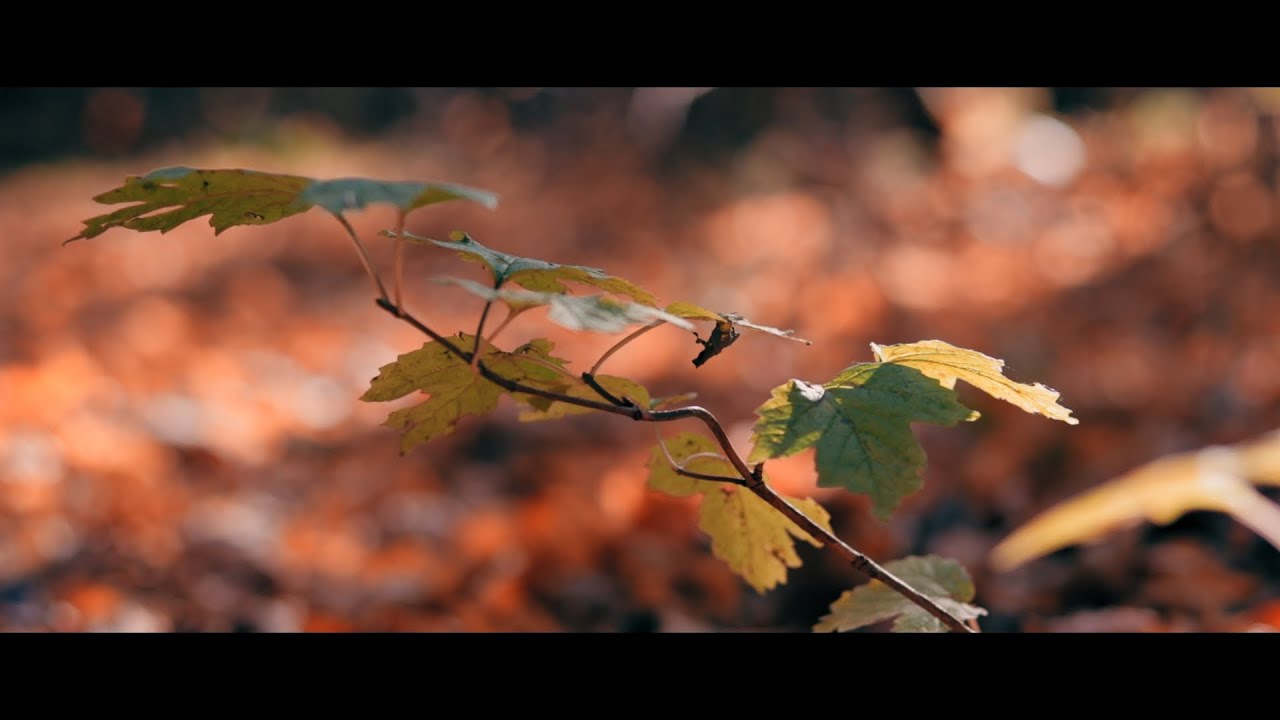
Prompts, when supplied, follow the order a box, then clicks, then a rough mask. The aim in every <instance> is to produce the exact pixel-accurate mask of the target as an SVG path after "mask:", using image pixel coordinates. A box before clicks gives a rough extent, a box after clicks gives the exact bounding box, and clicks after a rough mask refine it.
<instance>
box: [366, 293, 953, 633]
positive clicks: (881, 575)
mask: <svg viewBox="0 0 1280 720" xmlns="http://www.w3.org/2000/svg"><path fill="white" fill-rule="evenodd" d="M377 303H378V307H380V308H382V309H383V310H386V311H387V312H389V313H391V314H392V315H393V316H395V317H398V318H400V319H402V320H404V321H405V322H407V323H409V324H410V325H413V326H414V327H415V328H417V329H418V330H420V331H422V332H423V333H425V334H426V335H427V336H429V337H430V338H431V339H433V340H435V341H436V342H438V343H440V344H441V345H443V346H444V347H445V348H446V349H448V350H449V351H450V352H452V353H454V354H455V355H457V356H458V357H460V358H462V359H463V360H465V361H467V362H470V361H471V357H472V356H471V354H470V353H468V352H465V351H463V350H462V349H461V348H459V347H458V346H457V345H455V344H454V343H452V342H451V341H449V340H448V339H446V338H445V337H444V336H442V335H440V334H439V333H437V332H435V331H434V330H432V329H431V328H428V327H427V326H426V325H423V324H422V323H421V322H420V321H419V320H418V319H417V318H414V317H413V316H412V315H410V314H409V313H407V312H405V311H404V310H403V309H402V308H397V307H395V306H394V305H392V304H391V303H390V302H389V301H387V300H386V299H385V298H379V299H378V300H377ZM477 367H478V369H479V370H480V374H482V375H483V376H484V377H485V379H486V380H489V381H490V382H492V383H494V384H495V385H497V386H499V387H501V388H503V389H505V390H507V391H509V392H513V393H517V392H518V393H526V394H528V395H537V396H539V397H544V398H548V399H551V400H557V401H559V402H563V403H567V404H569V405H577V406H579V407H585V408H591V409H592V410H599V411H601V412H607V413H613V414H614V415H622V416H625V417H629V418H631V419H632V420H636V421H646V422H672V421H676V420H686V419H690V418H696V419H698V420H700V421H702V423H703V424H704V425H706V426H707V429H708V430H710V431H711V434H712V435H714V436H715V438H716V442H717V443H718V444H719V445H720V448H721V449H722V450H724V454H725V459H727V460H728V461H729V463H730V464H731V465H733V468H734V469H735V470H737V471H738V474H739V475H740V476H741V477H742V479H743V481H744V482H743V485H744V487H746V488H747V489H748V490H750V491H751V492H752V493H753V494H754V495H756V497H759V498H760V499H761V500H764V501H765V502H767V503H769V505H771V506H773V508H774V509H775V510H777V511H778V512H780V513H782V514H783V515H784V516H786V518H787V519H788V520H790V521H791V522H793V523H795V524H796V525H797V526H799V528H800V529H801V530H803V531H805V532H806V533H808V534H809V535H810V536H811V537H813V538H816V539H817V540H818V541H819V542H820V543H822V544H823V545H824V546H826V547H828V548H830V549H832V550H834V551H835V552H836V553H838V554H839V555H840V556H841V557H843V558H844V559H845V560H847V561H848V562H849V563H851V564H852V565H853V566H854V567H855V568H857V569H858V570H860V571H862V572H863V573H864V574H866V575H868V576H869V577H871V578H872V579H875V580H879V581H880V582H882V583H884V584H885V585H888V586H889V587H890V588H892V589H893V590H894V591H896V592H897V593H898V594H900V595H902V596H903V597H905V598H906V599H907V600H910V601H911V602H912V603H914V604H915V605H917V606H919V607H920V608H921V609H923V610H924V611H925V612H927V613H929V614H930V615H932V616H934V617H936V618H938V619H939V620H941V621H942V623H943V624H944V625H946V626H947V627H949V628H951V629H952V630H955V631H956V632H967V633H971V632H974V630H973V628H971V627H969V626H968V625H966V624H965V623H964V622H963V621H962V620H960V619H959V618H957V617H955V616H954V615H952V614H951V613H949V612H947V611H946V610H945V609H944V608H942V607H941V606H940V605H938V603H936V602H934V600H933V599H932V598H930V597H928V596H927V595H924V594H922V593H920V592H919V591H917V590H916V589H915V588H913V587H911V586H910V585H908V584H907V583H906V582H904V581H903V580H902V579H901V578H899V577H898V576H896V575H894V574H893V573H891V572H889V571H888V570H886V569H884V568H883V567H881V566H880V565H879V564H878V563H876V562H875V561H874V560H872V559H871V558H869V557H867V556H866V555H863V554H862V553H860V552H858V551H857V550H855V549H854V548H852V547H850V546H849V545H848V544H847V543H845V542H844V541H843V540H841V539H840V538H838V537H836V536H835V535H834V534H833V533H831V532H830V531H828V530H827V529H826V528H824V527H822V526H821V525H819V524H818V523H816V522H814V521H813V520H811V519H810V518H809V516H807V515H805V514H804V513H803V512H801V511H800V510H798V509H796V507H795V506H794V505H792V504H791V503H789V502H787V500H786V498H784V497H782V496H781V495H779V494H778V493H776V492H774V490H773V488H771V487H769V485H768V483H766V482H764V473H763V465H762V464H761V465H757V466H756V467H755V468H752V467H751V466H749V465H747V463H746V461H744V460H743V459H742V456H740V455H739V454H738V453H737V451H736V450H734V449H733V443H732V442H730V441H729V436H728V434H727V433H725V430H724V427H723V426H722V425H721V424H720V421H719V420H717V419H716V416H715V415H712V414H711V412H710V411H708V410H707V409H706V408H702V407H698V406H697V405H690V406H688V407H682V408H676V409H674V410H646V409H644V408H641V407H638V406H634V405H633V406H631V407H621V406H618V405H613V404H607V403H602V402H597V401H595V400H588V399H586V398H577V397H572V396H569V395H562V394H560V393H556V392H551V391H548V390H543V389H542V388H536V387H529V386H526V385H521V384H520V383H518V382H516V381H514V380H511V379H509V378H506V377H503V376H502V375H499V374H498V373H496V372H494V371H492V370H490V369H489V368H488V367H487V366H486V365H485V364H484V363H479V364H478V366H477Z"/></svg>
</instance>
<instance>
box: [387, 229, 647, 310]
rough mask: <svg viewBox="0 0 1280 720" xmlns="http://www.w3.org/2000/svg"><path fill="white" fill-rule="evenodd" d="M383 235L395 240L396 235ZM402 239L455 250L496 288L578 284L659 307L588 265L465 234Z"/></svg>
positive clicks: (554, 289) (548, 289) (557, 288)
mask: <svg viewBox="0 0 1280 720" xmlns="http://www.w3.org/2000/svg"><path fill="white" fill-rule="evenodd" d="M384 234H387V235H393V236H394V233H389V232H388V233H384ZM401 237H403V238H404V239H406V240H409V241H411V242H416V243H421V244H431V245H436V246H439V247H442V248H445V249H446V250H456V251H457V252H458V255H459V256H460V257H462V259H464V260H467V261H470V262H478V263H480V264H482V265H484V266H485V267H486V268H488V269H489V272H490V273H491V274H492V275H493V280H494V283H493V284H494V286H502V285H504V284H506V283H508V282H513V283H515V284H517V285H519V286H520V287H523V288H525V289H526V290H533V291H535V292H545V293H565V292H568V291H569V288H567V287H565V285H564V283H565V282H566V281H569V282H579V283H582V284H584V285H591V286H593V287H597V288H599V289H601V290H604V291H605V292H610V293H616V294H618V295H626V296H628V297H630V298H631V299H633V300H635V301H636V302H639V303H643V304H645V305H657V304H658V301H657V299H656V298H654V297H653V295H652V294H650V293H649V291H648V290H645V289H644V288H642V287H640V286H638V285H636V284H634V283H632V282H630V281H628V280H623V279H622V278H619V277H614V276H612V275H609V274H607V273H605V271H603V270H601V269H599V268H593V267H587V266H585V265H560V264H558V263H553V262H547V261H545V260H537V259H534V258H526V257H520V256H518V255H509V254H507V253H504V252H500V251H498V250H493V249H491V248H487V247H485V246H484V245H481V244H480V243H479V242H476V241H475V240H474V239H473V238H472V237H471V236H470V235H468V234H466V233H464V232H454V233H452V234H451V235H450V237H451V238H452V239H451V240H450V241H445V240H432V239H431V238H424V237H420V236H418V235H414V234H413V233H410V232H406V233H404V234H403V235H402V236H401Z"/></svg>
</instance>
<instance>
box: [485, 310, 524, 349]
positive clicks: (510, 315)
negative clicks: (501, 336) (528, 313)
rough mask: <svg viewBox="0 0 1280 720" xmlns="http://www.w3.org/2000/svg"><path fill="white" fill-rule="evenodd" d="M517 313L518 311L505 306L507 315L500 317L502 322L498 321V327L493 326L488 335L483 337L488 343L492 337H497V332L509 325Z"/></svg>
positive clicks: (491, 340)
mask: <svg viewBox="0 0 1280 720" xmlns="http://www.w3.org/2000/svg"><path fill="white" fill-rule="evenodd" d="M519 314H520V313H519V312H518V311H516V310H512V309H511V308H507V316H506V317H505V318H503V319H502V322H500V323H498V327H497V328H495V329H494V331H493V332H491V333H489V337H487V338H485V339H486V340H488V341H489V343H490V344H492V343H493V339H494V338H496V337H498V333H500V332H502V331H503V330H506V329H507V325H510V324H511V321H512V320H514V319H515V317H516V316H517V315H519Z"/></svg>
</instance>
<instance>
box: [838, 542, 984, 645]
mask: <svg viewBox="0 0 1280 720" xmlns="http://www.w3.org/2000/svg"><path fill="white" fill-rule="evenodd" d="M884 568H885V569H886V570H888V571H889V572H891V573H893V574H894V575H896V576H897V577H898V578H899V579H901V580H902V581H903V582H905V583H907V584H908V585H910V586H911V587H912V588H914V589H915V590H916V591H918V592H919V593H921V594H923V595H927V596H928V597H929V598H931V599H932V600H933V601H934V602H936V603H937V604H938V605H939V606H941V607H942V609H944V610H946V611H947V612H949V613H951V614H952V615H954V616H955V617H957V618H959V619H960V620H965V621H968V620H974V619H977V618H979V617H981V616H983V615H986V614H987V611H986V610H983V609H982V608H980V607H978V606H976V605H970V604H969V601H970V600H973V595H974V589H973V580H971V579H970V578H969V573H968V572H966V571H965V569H964V568H963V567H962V566H961V565H960V563H958V562H956V561H955V560H950V559H947V558H941V557H938V556H936V555H928V556H925V557H918V556H912V557H906V558H902V559H901V560H894V561H893V562H889V563H885V565H884ZM893 618H897V620H895V621H894V623H893V632H946V631H947V629H948V628H947V627H946V626H945V625H943V624H942V621H941V620H938V619H937V618H935V617H934V616H932V615H930V614H929V613H928V612H925V610H924V609H922V608H921V607H920V606H918V605H916V604H915V603H913V602H911V601H910V600H908V599H907V598H906V597H904V596H902V595H899V594H898V593H897V591H895V590H893V589H892V588H890V587H889V586H888V585H885V584H884V583H882V582H880V581H879V580H872V581H871V582H869V583H867V584H865V585H860V586H858V587H856V588H854V589H852V590H849V591H847V592H845V593H844V594H843V595H841V596H840V597H839V598H838V599H837V600H836V601H835V602H833V603H831V612H830V613H829V614H827V615H824V616H823V617H822V619H821V620H819V621H818V624H817V625H814V626H813V631H814V632H846V631H849V630H855V629H857V628H860V627H864V626H866V625H872V624H874V623H878V622H883V621H885V620H890V619H893Z"/></svg>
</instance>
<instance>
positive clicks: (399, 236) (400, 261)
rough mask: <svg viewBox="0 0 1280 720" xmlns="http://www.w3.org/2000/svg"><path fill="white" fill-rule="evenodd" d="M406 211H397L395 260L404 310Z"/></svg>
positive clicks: (398, 297)
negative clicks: (402, 293) (402, 289)
mask: <svg viewBox="0 0 1280 720" xmlns="http://www.w3.org/2000/svg"><path fill="white" fill-rule="evenodd" d="M404 215H405V213H404V211H403V210H397V211H396V259H395V278H394V282H395V292H396V307H398V308H403V307H404V300H403V298H402V296H401V288H403V287H404V237H403V236H404ZM479 342H480V341H479V339H478V338H477V339H476V343H477V347H476V350H477V352H478V351H479V349H480V348H479V345H478V343H479Z"/></svg>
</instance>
